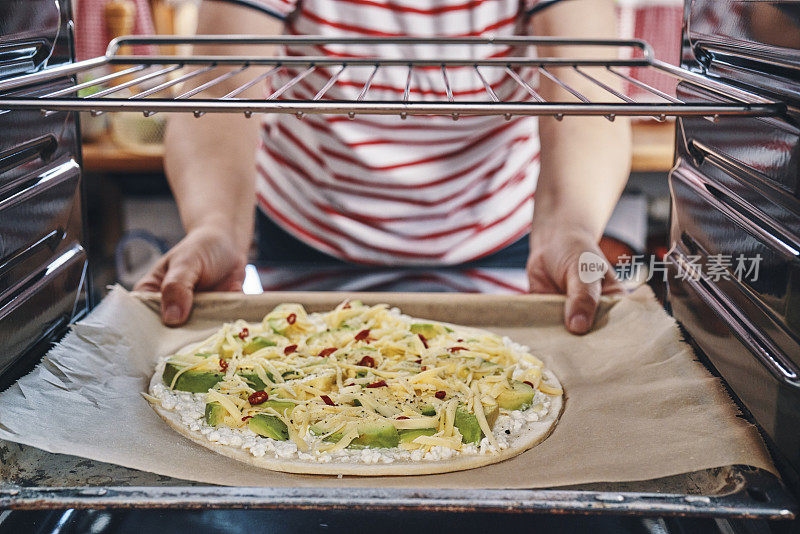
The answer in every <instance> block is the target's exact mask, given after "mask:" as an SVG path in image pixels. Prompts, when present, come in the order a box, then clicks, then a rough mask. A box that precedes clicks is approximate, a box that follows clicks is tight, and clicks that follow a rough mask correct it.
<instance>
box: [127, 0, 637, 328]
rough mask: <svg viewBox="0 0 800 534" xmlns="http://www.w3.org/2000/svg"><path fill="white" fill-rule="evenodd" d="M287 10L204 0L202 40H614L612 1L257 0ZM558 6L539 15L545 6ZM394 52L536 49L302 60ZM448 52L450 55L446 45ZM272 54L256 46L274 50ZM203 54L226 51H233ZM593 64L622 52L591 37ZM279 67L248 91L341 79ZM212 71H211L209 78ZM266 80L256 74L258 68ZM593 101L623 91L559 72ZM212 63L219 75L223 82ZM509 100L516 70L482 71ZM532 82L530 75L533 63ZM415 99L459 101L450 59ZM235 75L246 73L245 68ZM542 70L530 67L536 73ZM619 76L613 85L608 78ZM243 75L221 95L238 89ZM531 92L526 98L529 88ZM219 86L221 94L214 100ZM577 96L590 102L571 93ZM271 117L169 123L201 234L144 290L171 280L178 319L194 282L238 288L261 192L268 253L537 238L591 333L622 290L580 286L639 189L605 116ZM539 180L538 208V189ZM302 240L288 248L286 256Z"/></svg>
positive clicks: (259, 94) (397, 80)
mask: <svg viewBox="0 0 800 534" xmlns="http://www.w3.org/2000/svg"><path fill="white" fill-rule="evenodd" d="M257 1H259V2H262V3H263V5H265V6H267V8H268V9H269V10H271V11H274V12H275V14H276V17H268V16H266V15H264V16H262V15H260V14H258V13H256V12H254V11H253V10H250V9H246V8H244V7H240V6H235V5H230V4H223V3H220V2H203V3H202V4H201V6H200V13H199V23H198V33H199V34H210V33H219V34H250V35H267V36H268V35H278V34H281V33H287V34H300V35H302V34H305V35H317V34H321V35H325V36H398V35H406V36H418V37H429V36H465V35H476V36H497V37H501V36H509V35H538V36H560V37H566V38H589V37H591V38H614V37H615V36H616V31H615V26H616V16H615V10H614V1H613V0H568V1H562V2H542V3H539V2H537V1H536V0H527V2H522V3H521V2H519V1H518V0H447V1H433V0H257ZM545 4H552V5H550V6H549V7H547V8H546V9H541V10H539V12H537V13H536V14H535V15H533V16H530V15H531V11H532V10H535V9H536V8H537V7H539V8H541V7H542V6H544V5H545ZM567 48H568V47H557V46H550V47H547V48H545V47H541V48H540V49H539V50H538V51H537V52H538V54H539V55H540V56H547V57H559V56H561V57H563V56H565V55H567V54H572V55H573V56H574V55H575V53H576V52H575V50H574V47H573V48H572V49H567ZM374 50H378V52H377V53H381V54H387V55H391V54H395V55H394V57H397V54H403V55H401V56H400V57H407V56H408V55H409V54H420V57H422V54H423V52H424V53H427V54H443V53H451V54H456V56H455V57H458V55H459V54H461V55H463V54H465V53H471V54H474V55H480V54H483V55H484V57H488V56H489V55H491V54H494V56H495V57H502V56H503V55H512V56H513V55H519V54H520V53H527V51H525V50H523V51H522V52H521V51H520V49H519V48H517V47H505V48H502V47H500V49H499V50H498V47H496V46H495V47H488V46H481V47H478V48H473V49H469V50H467V49H465V48H463V45H451V46H450V47H449V48H448V49H445V47H440V46H428V47H426V49H425V50H423V51H419V50H418V48H413V49H412V48H410V47H403V46H386V45H377V46H376V47H374V48H370V49H365V47H364V46H356V45H335V44H323V45H303V46H300V45H291V46H287V48H286V49H285V50H282V51H280V52H281V53H285V54H287V55H330V56H334V57H347V56H358V55H367V54H370V53H373V51H374ZM448 50H450V51H449V52H448ZM275 52H276V51H275V49H274V48H271V47H264V48H260V49H255V47H250V48H248V49H247V54H248V55H256V54H274V53H275ZM196 53H210V54H214V53H217V54H224V53H230V49H227V50H226V51H221V50H220V49H219V48H218V47H215V46H211V45H209V46H207V47H206V48H204V49H201V48H199V47H198V49H197V50H196ZM581 53H582V54H583V55H582V57H607V56H608V54H609V52H608V50H602V49H598V48H588V49H586V48H585V47H583V48H582V52H581ZM286 70H287V71H286V72H283V71H282V70H281V71H280V72H275V73H273V74H271V75H267V74H266V72H267V71H266V70H265V71H264V72H265V76H266V79H267V80H268V82H269V83H270V88H269V89H267V88H265V87H263V86H261V85H260V84H257V85H255V86H253V87H251V88H250V89H248V91H247V92H244V93H241V94H239V95H237V97H239V98H264V91H265V90H267V94H269V93H270V92H272V91H274V90H275V89H277V88H279V87H281V86H282V85H283V84H285V83H286V82H287V81H290V80H292V79H293V78H295V77H296V76H300V77H302V80H301V81H300V82H298V83H295V84H294V85H293V86H292V87H291V89H290V90H288V91H287V92H286V93H285V94H284V95H283V96H282V98H306V99H309V98H312V97H313V96H314V95H315V92H317V91H318V90H319V89H320V88H321V87H322V86H323V85H324V84H325V83H326V81H327V80H328V79H329V78H330V77H331V76H332V75H333V74H334V72H333V70H331V69H327V68H324V67H316V68H313V69H310V72H306V67H297V68H293V69H288V68H287V69H286ZM370 71H371V68H370V67H361V68H357V67H352V68H351V67H348V68H347V69H346V70H345V71H343V72H342V73H341V74H340V76H339V78H338V79H337V80H336V83H335V85H333V86H332V87H331V88H330V90H329V91H328V92H327V93H326V94H325V96H324V98H328V97H330V98H351V99H353V98H355V97H356V96H357V95H358V94H359V93H360V91H361V90H362V88H363V86H364V84H365V83H366V80H368V79H369V77H370ZM451 71H452V72H451V73H450V79H449V82H450V83H451V85H452V91H453V95H454V97H455V98H457V99H460V98H463V99H465V100H469V99H470V97H472V99H473V100H475V99H479V98H480V97H486V93H485V92H484V91H485V88H484V86H483V83H482V81H481V80H480V78H479V77H478V76H477V75H476V74H475V72H474V71H473V70H472V69H469V68H467V69H463V68H462V69H451ZM219 72H220V71H219V70H216V71H214V72H213V73H211V74H209V78H205V79H204V78H201V77H198V78H197V80H199V81H198V82H197V83H198V84H199V83H201V82H203V81H204V80H208V79H211V78H212V77H216V76H219ZM248 72H249V73H250V76H251V77H253V70H252V69H250V70H249V71H248ZM552 72H553V73H556V72H558V77H559V78H560V79H562V80H564V81H566V82H568V83H570V84H572V85H574V86H576V87H580V90H581V92H582V93H583V94H585V95H586V96H587V97H588V98H590V99H592V100H595V99H596V100H598V101H608V94H607V93H605V92H604V90H603V89H601V88H600V87H598V86H597V85H593V84H587V83H586V80H585V79H581V77H580V75H579V74H578V73H576V72H575V71H574V70H571V69H568V68H557V69H552ZM212 74H213V76H212ZM482 74H483V75H484V77H485V79H486V81H487V83H489V84H491V86H492V87H493V88H494V90H495V91H496V92H497V94H498V95H501V96H503V97H509V98H516V99H520V98H522V97H524V96H525V94H524V93H525V90H524V88H523V87H522V86H520V85H519V84H518V83H517V82H516V81H514V80H513V79H511V77H510V76H509V74H508V73H507V72H506V71H505V70H504V69H502V68H501V69H496V68H484V69H483V71H482ZM523 74H524V75H525V76H529V75H531V72H526V73H520V75H521V76H522V75H523ZM411 75H412V76H413V82H414V83H412V85H411V90H410V93H409V98H410V99H412V100H414V99H419V100H424V99H431V98H438V99H444V98H446V91H447V88H446V87H445V86H444V82H443V80H442V74H441V71H440V70H439V69H438V68H416V69H414V71H413V72H412V74H411ZM407 76H408V69H406V68H405V67H399V68H394V69H388V68H384V69H381V70H380V71H379V73H378V74H377V75H376V76H375V78H374V79H373V80H371V86H370V89H369V98H375V99H378V100H380V99H387V98H391V99H394V100H396V99H398V98H402V97H403V94H404V91H405V86H406V81H407ZM235 78H236V76H234V77H232V78H231V80H233V79H235ZM539 78H540V79H539V85H538V91H539V92H540V93H541V95H542V96H544V97H545V98H546V99H548V100H552V101H567V100H569V99H570V97H569V95H567V94H566V93H564V90H563V89H562V88H560V87H559V86H558V85H557V84H555V83H552V82H550V81H549V80H547V79H545V76H540V77H539ZM532 79H533V78H531V80H532ZM608 83H609V84H612V83H614V82H613V81H609V82H608ZM241 84H242V82H241V81H236V82H234V81H230V82H229V81H224V82H221V83H219V84H217V85H215V86H214V87H213V88H212V89H210V90H209V92H216V93H215V94H216V95H217V96H222V95H224V94H226V93H228V92H230V91H232V90H234V89H235V88H236V87H239V86H241ZM520 91H521V92H522V93H523V94H520ZM206 94H208V93H206ZM573 100H574V99H573ZM263 118H264V120H263V123H261V124H259V122H258V121H255V120H252V119H248V118H245V117H244V116H242V115H235V114H207V115H205V116H203V117H202V118H200V119H199V120H198V119H196V118H194V117H192V116H191V114H176V115H174V116H171V117H170V119H169V123H168V128H167V133H166V156H165V167H166V174H167V177H168V180H169V183H170V185H171V187H172V190H173V193H174V195H175V198H176V201H177V204H178V209H179V212H180V215H181V219H182V222H183V224H184V227H185V230H186V236H185V237H184V238H183V239H182V240H181V241H180V242H179V243H178V244H176V245H175V246H174V247H173V248H172V249H171V250H169V251H168V252H167V253H166V254H165V255H164V256H163V257H162V258H161V260H160V261H158V263H157V264H156V265H155V266H154V267H153V268H152V269H151V270H150V272H149V273H148V274H147V275H145V276H144V277H143V278H142V280H141V281H140V282H139V283H138V284H137V285H136V288H135V289H137V290H143V291H156V292H158V291H160V292H161V294H162V319H163V321H164V322H165V323H166V324H168V325H179V324H182V323H183V322H185V321H186V319H187V317H188V315H189V313H190V310H191V306H192V299H193V294H194V292H195V291H207V290H223V291H224V290H234V291H235V290H240V289H241V286H242V282H243V280H244V267H245V265H246V261H247V257H248V251H249V248H250V246H251V242H252V239H253V232H254V227H255V226H256V225H255V222H254V213H255V211H256V210H255V209H254V204H255V203H256V200H257V201H258V207H259V208H260V210H259V212H260V213H259V219H260V220H259V227H260V234H261V246H262V249H265V250H262V253H263V254H265V255H266V256H267V257H270V258H273V259H276V258H277V259H287V260H292V259H295V260H296V259H298V257H304V258H306V259H308V258H311V261H321V260H324V259H335V260H336V261H347V262H360V263H366V264H374V265H426V266H431V265H455V264H464V263H469V262H475V261H480V259H481V258H484V259H486V258H491V257H494V256H496V255H502V254H503V253H504V252H506V251H508V250H511V249H514V250H517V251H518V250H520V247H521V246H524V248H525V254H526V255H527V256H528V258H527V272H528V277H529V281H530V290H531V291H532V292H535V293H565V294H566V306H565V314H564V321H565V325H566V327H567V328H568V329H569V330H570V331H571V332H573V333H575V334H582V333H585V332H587V331H589V330H590V328H591V327H592V324H593V320H594V316H595V312H596V308H597V304H598V301H599V298H600V295H601V294H603V293H617V292H620V291H621V286H620V284H619V282H618V281H617V280H616V278H615V277H614V274H613V269H609V271H608V273H607V274H606V276H605V277H604V278H602V279H601V280H599V281H596V282H593V283H584V282H582V281H581V279H580V277H579V273H578V258H579V257H580V255H581V254H582V253H584V252H587V251H588V252H593V253H596V254H597V255H599V256H602V252H601V250H600V248H599V246H598V242H599V240H600V238H601V236H602V234H603V229H604V227H605V225H606V223H607V221H608V220H609V218H610V216H611V213H612V211H613V208H614V206H615V204H616V202H617V200H618V199H619V196H620V194H621V192H622V189H623V187H624V185H625V183H626V180H627V177H628V174H629V171H630V168H629V165H630V125H629V123H628V121H626V120H625V119H624V118H617V120H616V121H614V122H611V121H607V120H605V119H604V118H597V117H566V118H564V120H563V121H561V122H559V121H556V120H555V119H554V118H551V117H542V118H541V119H537V118H536V117H516V118H514V119H513V120H511V121H508V122H506V121H505V120H504V118H503V117H466V116H464V117H461V118H460V120H458V121H453V120H452V118H450V117H413V116H409V117H408V118H407V120H405V121H403V120H401V118H400V117H397V116H356V117H355V119H354V120H348V117H346V116H345V117H342V116H325V115H311V114H309V115H305V116H304V117H303V118H302V120H298V119H297V118H296V117H295V116H293V115H283V114H265V115H263ZM534 189H535V197H536V201H535V205H536V209H535V210H534V209H533V204H534V203H533V196H534ZM287 251H289V252H287Z"/></svg>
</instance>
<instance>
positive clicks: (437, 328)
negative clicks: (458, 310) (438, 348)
mask: <svg viewBox="0 0 800 534" xmlns="http://www.w3.org/2000/svg"><path fill="white" fill-rule="evenodd" d="M410 330H411V333H412V334H422V335H423V336H424V337H425V339H430V338H433V337H436V336H438V335H439V334H444V333H445V332H446V330H445V327H444V326H442V325H440V324H433V323H414V324H412V325H411V328H410Z"/></svg>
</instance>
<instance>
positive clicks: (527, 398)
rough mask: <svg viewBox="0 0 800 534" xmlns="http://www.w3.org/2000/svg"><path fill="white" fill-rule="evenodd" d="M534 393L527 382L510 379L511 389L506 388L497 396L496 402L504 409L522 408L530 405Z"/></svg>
mask: <svg viewBox="0 0 800 534" xmlns="http://www.w3.org/2000/svg"><path fill="white" fill-rule="evenodd" d="M535 394H536V390H534V389H533V388H532V387H531V386H529V385H528V384H525V383H523V382H520V381H519V380H512V381H511V389H506V390H505V391H503V392H502V393H501V394H500V395H498V396H497V404H499V405H500V407H501V408H503V409H504V410H524V409H525V408H527V407H528V406H530V405H531V403H532V402H533V396H534V395H535Z"/></svg>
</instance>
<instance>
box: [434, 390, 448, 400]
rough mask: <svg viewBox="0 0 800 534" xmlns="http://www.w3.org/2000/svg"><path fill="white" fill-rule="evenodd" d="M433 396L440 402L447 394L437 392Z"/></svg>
mask: <svg viewBox="0 0 800 534" xmlns="http://www.w3.org/2000/svg"><path fill="white" fill-rule="evenodd" d="M433 396H434V397H436V398H437V399H439V400H441V399H443V398H445V397H446V396H447V393H445V392H444V391H437V392H436V393H434V394H433Z"/></svg>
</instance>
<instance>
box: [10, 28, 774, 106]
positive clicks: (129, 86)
mask: <svg viewBox="0 0 800 534" xmlns="http://www.w3.org/2000/svg"><path fill="white" fill-rule="evenodd" d="M135 45H151V46H157V47H166V46H170V47H174V46H176V45H217V46H225V45H231V46H235V45H238V46H242V45H250V46H255V45H278V46H279V47H282V46H325V47H330V46H342V45H356V46H358V47H359V49H361V50H363V47H364V46H366V47H372V49H373V50H377V47H379V46H383V45H394V46H395V47H413V46H419V45H423V46H429V47H430V46H433V47H435V49H437V50H439V49H441V48H440V47H442V46H444V45H448V46H451V45H452V46H455V45H460V46H465V45H466V46H468V47H476V46H487V45H489V46H496V47H509V48H508V50H516V51H517V53H518V54H519V55H520V56H522V57H489V58H485V59H469V58H468V57H467V56H470V55H472V54H464V57H462V58H445V57H425V58H413V59H410V58H408V57H385V56H384V55H379V54H374V55H368V56H365V55H362V56H357V57H349V56H348V57H335V56H289V55H276V56H234V55H187V56H180V55H133V54H128V53H127V52H126V50H128V49H130V47H132V46H135ZM542 46H559V47H565V49H568V50H574V51H575V53H576V54H577V55H576V56H575V57H536V56H535V55H527V53H526V47H542ZM587 47H594V48H595V49H604V50H606V51H607V52H608V57H607V58H600V59H598V58H592V59H580V55H581V51H582V50H586V49H587ZM406 49H407V48H406ZM278 50H281V48H279V49H278ZM459 50H462V49H459ZM466 50H468V49H466ZM414 55H415V56H416V54H414ZM355 67H362V68H364V67H367V68H369V67H371V68H372V70H371V72H370V74H369V75H368V77H367V79H366V81H365V82H364V84H363V86H362V87H361V88H360V90H359V91H358V93H357V95H358V96H356V97H354V98H350V99H347V100H333V99H331V98H330V97H329V96H326V93H328V92H329V89H330V88H331V87H332V86H333V85H334V84H335V82H336V80H337V79H338V78H339V77H340V76H341V75H342V73H343V72H344V71H345V70H347V69H353V68H355ZM110 68H111V69H116V70H115V72H112V73H110V74H109V73H107V72H108V69H110ZM265 68H266V69H267V70H266V71H265V72H260V73H258V74H253V72H254V71H256V70H263V69H265ZM465 68H466V69H471V70H472V71H473V72H474V75H475V76H476V79H478V80H480V81H481V82H482V84H483V87H484V89H485V94H483V95H481V96H482V97H483V99H482V100H476V99H473V100H465V99H462V98H460V97H456V94H457V92H454V91H453V89H452V87H451V82H450V80H451V77H452V74H453V71H454V69H465ZM103 69H105V71H104V70H103ZM382 69H406V70H407V78H406V85H405V91H403V93H402V96H399V95H398V97H397V98H395V99H391V100H377V99H372V98H371V96H372V95H371V94H370V88H371V86H372V82H373V80H374V79H376V75H378V73H379V71H381V70H382ZM416 69H428V70H429V71H430V70H431V69H433V70H434V71H437V70H438V71H439V72H438V73H437V76H441V78H442V80H441V81H440V82H439V83H442V82H443V85H444V88H445V91H441V93H442V97H439V98H436V99H430V98H426V99H423V100H419V99H415V98H413V97H412V96H413V93H414V89H415V88H414V87H413V85H414V83H413V78H414V77H413V76H412V74H413V73H414V71H415V70H416ZM492 69H500V70H501V71H503V72H504V74H507V76H508V77H509V78H510V79H511V80H513V82H514V83H516V84H517V87H516V89H517V92H521V93H522V94H524V95H525V98H524V99H523V100H504V99H503V97H504V95H499V94H498V91H495V90H494V89H493V87H492V85H491V84H489V83H487V81H486V80H487V77H488V76H487V75H488V74H489V73H490V71H491V70H492ZM559 69H561V71H560V72H557V71H559ZM563 69H570V70H572V71H574V73H576V74H578V75H580V76H579V79H580V80H581V81H582V82H585V83H587V84H589V85H593V86H594V92H593V93H592V94H596V92H597V88H600V89H602V94H604V95H606V96H607V97H608V99H607V101H606V99H603V101H598V100H597V98H596V97H595V100H592V99H590V98H588V97H587V96H585V95H584V94H583V93H582V92H581V91H580V88H579V87H578V88H576V87H575V83H574V82H572V83H571V84H570V83H568V82H567V81H565V80H564V79H563V77H564V76H563V74H561V72H563ZM631 69H652V70H654V71H657V72H659V73H660V74H661V75H663V76H666V77H667V78H668V79H672V80H673V81H675V82H690V83H693V84H696V85H699V86H701V87H703V88H705V89H708V90H709V91H711V92H712V93H713V94H714V95H715V96H716V97H717V98H715V99H714V101H707V102H691V103H688V102H683V101H681V100H680V99H679V98H677V97H676V96H674V95H670V94H667V93H666V92H664V91H662V90H660V89H658V88H655V87H653V86H652V85H650V84H647V83H644V82H642V81H640V80H639V79H637V78H635V77H633V76H631ZM315 71H317V74H319V73H323V72H324V73H330V74H325V76H326V77H327V78H326V79H327V82H325V83H322V84H320V86H319V87H317V88H315V90H316V94H315V96H314V97H313V98H310V99H297V98H290V96H291V94H292V92H291V91H290V90H291V89H293V88H295V86H297V85H298V84H300V82H301V81H302V80H303V79H304V78H306V77H307V76H309V75H310V74H312V73H314V72H315ZM600 71H602V72H600ZM279 72H283V73H284V74H285V73H286V72H291V74H292V75H290V76H285V78H286V79H287V80H288V81H285V82H283V81H282V82H281V83H279V84H277V87H275V88H274V89H272V93H271V94H270V95H269V96H267V97H266V98H264V99H259V100H253V99H244V98H238V97H237V95H240V94H241V93H243V92H244V91H245V90H246V89H248V88H250V87H253V86H255V85H257V84H260V83H264V84H266V81H267V79H268V78H270V77H274V78H276V79H277V78H279V77H278V76H274V75H275V74H276V73H279ZM404 72H405V70H404ZM93 73H99V74H93ZM537 74H539V75H541V77H545V78H548V79H550V80H551V81H552V82H554V83H556V84H557V85H559V86H560V87H561V88H562V89H564V90H565V95H566V94H569V95H571V96H570V98H572V97H574V99H573V100H572V101H560V102H551V101H547V100H546V99H545V98H543V97H542V95H541V94H540V93H539V92H538V91H537V88H536V85H537V84H536V82H535V78H536V75H537ZM73 75H81V76H80V77H81V78H91V76H93V75H94V78H93V79H89V81H85V82H83V83H79V84H76V85H74V86H73V87H70V88H67V89H62V90H59V91H55V92H51V93H48V94H42V95H35V96H31V95H25V94H24V91H15V92H14V94H13V96H9V95H8V93H9V92H10V91H12V90H15V89H21V88H24V87H26V86H28V85H31V84H34V83H41V82H44V81H48V80H52V79H56V78H59V77H64V76H73ZM201 75H205V77H204V78H203V79H207V80H208V81H205V82H204V83H202V84H201V85H199V86H197V87H193V88H191V89H189V90H186V89H185V88H184V87H183V85H182V84H183V83H184V82H188V81H189V80H191V79H193V78H195V77H198V79H199V77H200V76H201ZM234 76H236V77H237V78H236V79H237V80H239V79H241V80H242V81H241V83H240V84H239V85H238V87H237V88H236V89H235V90H233V91H230V92H228V93H227V94H226V95H224V96H221V97H216V98H212V97H211V96H209V89H211V88H212V87H213V86H215V85H217V84H220V83H222V82H223V81H225V80H229V79H230V78H232V77H234ZM609 78H611V79H615V80H616V81H617V82H619V83H620V84H622V85H626V86H628V87H631V88H632V87H636V88H637V90H638V92H639V93H641V94H643V95H647V98H641V97H640V98H638V99H636V98H633V97H631V96H629V95H627V94H624V92H623V91H620V90H619V89H617V88H615V87H614V85H615V84H614V83H609V82H607V81H604V80H608V79H609ZM572 79H574V74H573V75H572ZM228 83H230V80H229V82H228ZM581 87H582V86H581ZM84 90H88V92H92V94H90V95H86V96H79V91H84ZM375 92H376V91H374V88H373V94H374V93H375ZM585 92H586V91H585ZM629 92H631V91H629ZM384 93H385V92H381V94H384ZM4 94H5V96H4ZM354 94H355V93H354ZM784 107H785V106H784V105H783V104H782V103H780V102H775V101H771V100H768V99H765V98H763V97H760V96H758V95H755V94H753V93H750V92H748V91H746V90H742V89H739V88H736V87H732V86H730V85H727V84H724V83H721V82H718V81H715V80H713V79H710V78H708V77H705V76H702V75H700V74H697V73H694V72H691V71H688V70H686V69H682V68H680V67H675V66H673V65H669V64H667V63H664V62H662V61H660V60H657V59H655V57H654V55H653V50H652V48H651V47H650V45H649V44H647V43H646V42H644V41H640V40H586V39H585V40H563V39H557V38H543V37H507V38H497V39H494V38H479V37H460V38H410V37H403V38H324V37H318V36H282V37H255V36H195V37H191V38H184V37H171V36H150V37H120V38H118V39H115V40H114V41H112V42H111V43H110V44H109V46H108V49H107V51H106V54H105V56H102V57H97V58H94V59H88V60H85V61H80V62H77V63H73V64H70V65H64V66H61V67H56V68H52V69H47V70H44V71H40V72H35V73H31V74H26V75H22V76H18V77H15V78H10V79H7V80H4V81H0V110H12V109H41V110H44V111H55V110H77V111H91V112H94V113H95V114H98V113H103V112H107V111H135V112H142V113H144V114H145V115H152V114H154V113H158V112H193V113H194V114H195V116H201V115H203V114H205V113H212V112H217V113H219V112H229V113H244V114H245V115H247V116H250V115H252V114H254V113H293V114H297V115H298V116H302V115H303V114H307V113H317V114H339V115H349V116H350V117H351V118H353V117H354V116H355V115H356V114H365V115H400V116H401V117H402V118H405V117H407V116H408V115H444V116H451V117H453V119H457V118H459V117H460V116H465V115H500V116H504V117H505V118H506V119H507V120H510V119H511V118H512V117H514V116H521V115H540V116H554V117H556V118H557V119H561V118H563V117H564V116H567V115H581V116H603V117H606V118H607V119H609V120H614V118H615V117H617V116H644V117H653V118H655V119H657V120H665V119H666V118H667V117H679V116H704V117H708V118H710V119H712V120H713V119H715V118H717V117H720V116H731V115H733V116H756V115H758V116H765V115H776V114H780V113H781V112H782V111H783V110H784Z"/></svg>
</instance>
